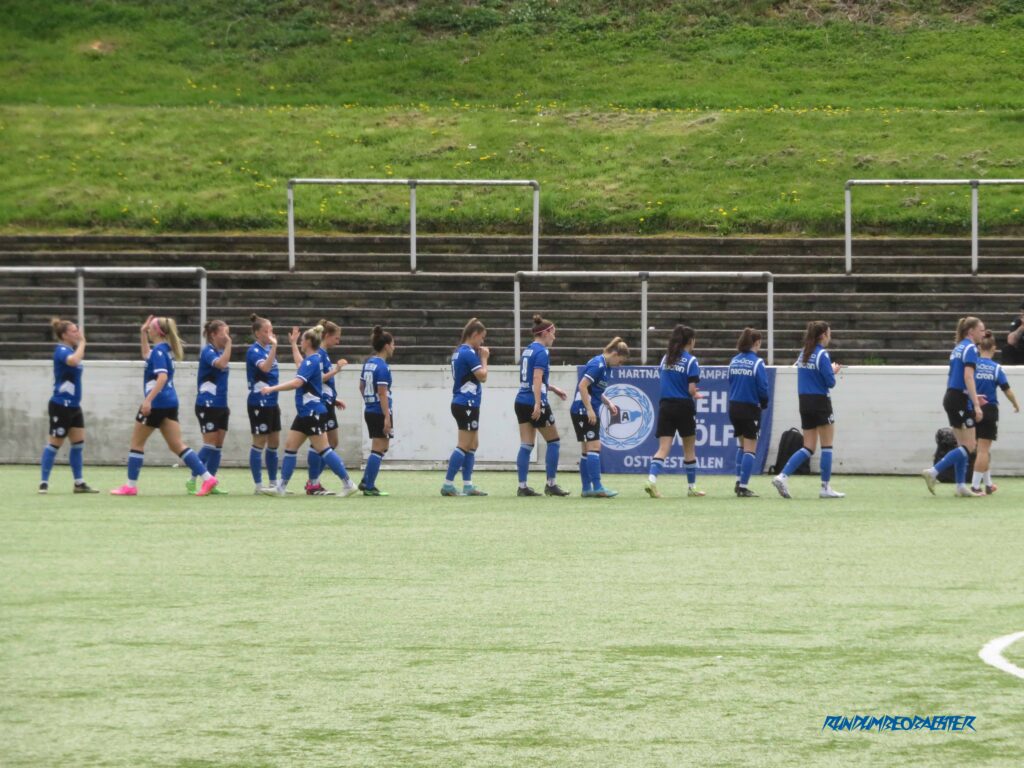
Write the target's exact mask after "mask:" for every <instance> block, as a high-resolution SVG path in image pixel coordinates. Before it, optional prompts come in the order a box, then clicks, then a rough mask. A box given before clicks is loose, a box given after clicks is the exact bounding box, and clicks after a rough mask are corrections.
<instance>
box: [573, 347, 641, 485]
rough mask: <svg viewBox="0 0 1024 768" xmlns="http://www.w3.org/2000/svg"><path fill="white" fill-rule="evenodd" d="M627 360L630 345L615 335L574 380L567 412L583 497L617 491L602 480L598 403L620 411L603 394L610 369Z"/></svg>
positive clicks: (610, 411) (613, 412)
mask: <svg viewBox="0 0 1024 768" xmlns="http://www.w3.org/2000/svg"><path fill="white" fill-rule="evenodd" d="M627 360H629V345H628V344H626V342H624V341H623V340H622V339H621V338H620V337H618V336H616V337H615V338H614V339H612V340H611V341H609V342H608V343H607V344H606V345H605V347H604V350H603V351H602V352H601V353H600V354H597V355H594V356H593V357H592V358H590V360H588V361H587V364H586V365H585V366H584V367H583V369H582V370H581V371H580V372H579V375H578V379H577V382H576V396H575V398H573V401H572V406H571V407H570V408H569V413H570V414H571V415H572V426H573V429H574V430H575V431H576V439H577V440H579V441H580V481H581V482H582V484H583V493H582V494H581V495H582V496H583V497H584V498H588V497H590V498H599V499H610V498H612V497H614V496H618V495H619V493H618V491H613V490H611V489H610V488H605V487H604V484H603V483H602V482H601V416H600V411H601V404H602V403H603V404H604V406H605V407H606V408H607V409H608V411H609V413H610V414H611V415H612V416H613V417H614V416H617V415H618V414H619V409H618V406H616V405H615V403H613V402H612V401H611V400H609V399H608V398H607V397H605V394H604V390H605V389H606V388H607V386H608V377H609V376H610V375H611V369H612V368H615V367H617V366H620V365H624V364H625V363H626V361H627Z"/></svg>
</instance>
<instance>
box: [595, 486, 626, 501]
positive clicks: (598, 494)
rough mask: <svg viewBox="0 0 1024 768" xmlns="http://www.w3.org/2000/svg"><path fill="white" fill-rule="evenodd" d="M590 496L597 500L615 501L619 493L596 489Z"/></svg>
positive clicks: (608, 489) (609, 489)
mask: <svg viewBox="0 0 1024 768" xmlns="http://www.w3.org/2000/svg"><path fill="white" fill-rule="evenodd" d="M590 495H591V496H592V497H593V498H595V499H614V498H615V497H616V496H618V495H619V492H618V491H613V490H612V489H611V488H595V489H594V490H593V491H591V492H590Z"/></svg>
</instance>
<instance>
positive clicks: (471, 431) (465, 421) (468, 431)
mask: <svg viewBox="0 0 1024 768" xmlns="http://www.w3.org/2000/svg"><path fill="white" fill-rule="evenodd" d="M486 339H487V328H486V327H484V324H483V323H481V322H480V321H479V320H478V319H477V318H475V317H474V318H473V319H472V320H470V321H469V322H468V323H466V327H465V328H463V329H462V339H460V341H459V347H458V349H456V350H455V352H453V353H452V382H453V383H452V416H454V417H455V424H456V425H457V426H458V429H459V438H458V444H457V445H456V448H455V450H454V451H452V456H451V458H450V459H448V473H447V474H446V475H445V477H444V485H442V486H441V495H442V496H486V495H487V494H486V493H484V492H483V491H481V490H480V489H479V488H477V487H476V486H475V485H473V465H474V463H475V462H476V449H477V446H479V445H480V433H479V432H478V430H479V428H480V400H481V397H482V389H483V387H481V384H483V383H484V382H485V381H487V360H488V359H489V358H490V356H491V350H489V349H488V348H487V347H485V346H484V341H485V340H486ZM460 469H461V470H462V492H461V493H460V492H459V489H458V488H456V487H455V476H456V475H457V474H458V473H459V470H460Z"/></svg>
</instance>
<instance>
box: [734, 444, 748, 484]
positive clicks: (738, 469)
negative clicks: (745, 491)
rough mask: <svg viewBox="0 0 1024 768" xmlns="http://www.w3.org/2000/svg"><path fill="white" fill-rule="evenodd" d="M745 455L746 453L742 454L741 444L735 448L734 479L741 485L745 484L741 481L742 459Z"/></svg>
mask: <svg viewBox="0 0 1024 768" xmlns="http://www.w3.org/2000/svg"><path fill="white" fill-rule="evenodd" d="M745 455H746V453H745V452H744V450H743V445H742V443H741V444H740V445H739V446H737V447H736V479H737V480H739V481H740V482H741V483H742V482H746V481H745V480H743V457H744V456H745ZM748 478H749V475H748Z"/></svg>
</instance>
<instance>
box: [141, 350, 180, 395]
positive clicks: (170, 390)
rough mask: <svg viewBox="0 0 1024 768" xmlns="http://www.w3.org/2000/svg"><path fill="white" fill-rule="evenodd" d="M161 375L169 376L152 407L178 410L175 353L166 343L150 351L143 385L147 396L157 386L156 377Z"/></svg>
mask: <svg viewBox="0 0 1024 768" xmlns="http://www.w3.org/2000/svg"><path fill="white" fill-rule="evenodd" d="M161 373H166V374H167V382H166V383H165V384H164V388H163V389H161V390H160V394H159V395H157V396H156V397H155V398H154V399H153V403H152V406H153V407H154V408H177V407H178V393H177V392H176V391H175V389H174V353H173V352H171V345H170V344H168V343H167V342H166V341H164V342H161V343H160V344H157V345H156V346H155V347H153V348H152V349H150V350H149V357H148V358H147V359H146V373H145V376H144V378H143V385H142V390H143V393H144V394H145V395H148V394H149V393H150V391H151V390H152V389H153V387H155V386H156V377H157V375H159V374H161Z"/></svg>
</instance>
